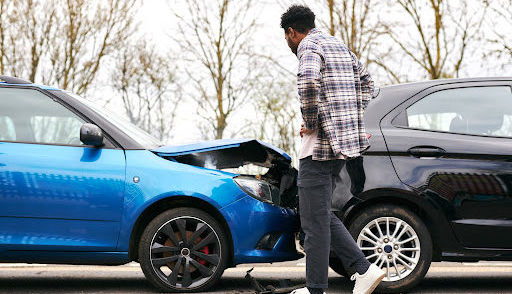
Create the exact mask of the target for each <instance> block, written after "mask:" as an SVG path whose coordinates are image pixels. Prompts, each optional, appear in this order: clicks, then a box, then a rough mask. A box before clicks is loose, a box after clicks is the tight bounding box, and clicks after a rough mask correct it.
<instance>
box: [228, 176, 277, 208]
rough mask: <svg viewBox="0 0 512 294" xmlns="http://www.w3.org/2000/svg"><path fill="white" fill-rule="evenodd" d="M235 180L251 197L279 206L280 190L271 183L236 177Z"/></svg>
mask: <svg viewBox="0 0 512 294" xmlns="http://www.w3.org/2000/svg"><path fill="white" fill-rule="evenodd" d="M233 180H234V181H235V183H236V184H237V185H238V186H239V187H240V189H242V190H243V191H244V192H245V193H247V194H248V195H249V196H252V197H254V198H256V199H258V200H260V201H263V202H267V203H275V204H279V203H278V200H279V189H277V188H276V187H274V186H272V185H270V184H269V183H267V182H264V181H260V180H257V179H255V178H250V177H236V178H234V179H233Z"/></svg>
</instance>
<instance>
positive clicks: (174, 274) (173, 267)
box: [150, 216, 222, 290]
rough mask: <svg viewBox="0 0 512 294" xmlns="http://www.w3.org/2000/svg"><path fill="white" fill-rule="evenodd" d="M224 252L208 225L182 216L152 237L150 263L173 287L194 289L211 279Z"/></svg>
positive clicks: (171, 221)
mask: <svg viewBox="0 0 512 294" xmlns="http://www.w3.org/2000/svg"><path fill="white" fill-rule="evenodd" d="M221 252H222V250H221V243H220V240H219V237H218V235H217V233H216V232H215V230H213V228H212V227H211V226H210V225H209V224H207V223H206V222H205V221H203V220H201V219H199V218H195V217H191V216H182V217H178V218H174V219H172V220H170V221H168V222H166V223H165V224H163V225H162V226H161V227H160V228H159V229H158V230H157V232H156V233H155V235H154V236H153V239H152V241H151V248H150V257H151V265H152V268H153V270H154V271H155V273H156V274H157V276H158V277H159V278H160V279H161V280H162V281H163V282H164V283H166V284H168V285H169V286H170V287H171V288H174V289H177V290H180V289H183V290H185V289H187V290H193V289H195V288H199V287H201V286H202V285H204V284H205V283H207V282H208V281H209V280H210V279H211V278H212V276H213V275H214V273H215V271H216V270H217V268H218V267H219V263H220V260H221Z"/></svg>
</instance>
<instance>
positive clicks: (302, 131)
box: [299, 123, 314, 138]
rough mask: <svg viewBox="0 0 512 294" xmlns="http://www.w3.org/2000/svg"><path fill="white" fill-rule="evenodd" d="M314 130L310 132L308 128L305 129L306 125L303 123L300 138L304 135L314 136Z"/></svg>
mask: <svg viewBox="0 0 512 294" xmlns="http://www.w3.org/2000/svg"><path fill="white" fill-rule="evenodd" d="M313 132H314V130H309V129H306V127H304V123H302V125H301V126H300V132H299V134H300V137H301V138H302V136H304V135H310V134H313Z"/></svg>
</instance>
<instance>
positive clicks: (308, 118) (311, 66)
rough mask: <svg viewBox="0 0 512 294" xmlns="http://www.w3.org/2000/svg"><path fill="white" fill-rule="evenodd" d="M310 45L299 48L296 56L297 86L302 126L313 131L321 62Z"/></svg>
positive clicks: (316, 115) (315, 123)
mask: <svg viewBox="0 0 512 294" xmlns="http://www.w3.org/2000/svg"><path fill="white" fill-rule="evenodd" d="M301 45H302V44H301ZM311 45H312V44H310V45H306V46H301V48H299V51H298V54H297V55H298V57H299V71H298V73H297V86H298V90H299V99H300V110H301V112H302V119H303V121H304V126H305V127H306V128H307V129H309V130H315V129H316V128H317V120H318V104H317V98H318V95H320V81H321V79H322V74H321V69H322V63H323V61H322V56H321V55H320V53H319V52H318V51H317V50H315V48H314V46H311Z"/></svg>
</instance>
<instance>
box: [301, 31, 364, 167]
mask: <svg viewBox="0 0 512 294" xmlns="http://www.w3.org/2000/svg"><path fill="white" fill-rule="evenodd" d="M297 57H298V59H299V70H298V74H297V85H298V90H299V98H300V107H301V112H302V118H303V120H304V125H305V127H306V128H307V129H310V130H314V129H316V128H318V138H317V140H316V144H315V146H314V149H313V160H332V159H336V158H337V157H338V156H340V155H341V154H343V155H345V156H347V157H349V158H350V157H357V156H360V155H361V152H363V151H364V150H366V149H367V148H368V147H369V146H370V145H369V142H368V138H367V137H366V131H365V127H364V123H363V113H364V110H365V109H366V106H367V105H368V102H369V101H370V99H371V98H372V96H373V91H374V86H373V80H372V79H371V77H370V75H369V73H368V72H367V71H366V68H365V67H364V66H363V64H361V62H360V61H359V60H358V59H357V57H356V56H355V55H354V54H353V53H352V52H350V50H349V49H348V48H347V47H346V46H345V45H344V44H343V43H342V42H341V41H339V40H338V39H336V38H334V37H332V36H330V35H327V34H325V33H323V32H321V31H319V30H317V29H312V30H311V31H310V32H309V34H308V35H307V36H306V37H305V38H304V39H303V40H302V41H301V42H300V44H299V47H298V48H297Z"/></svg>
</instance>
